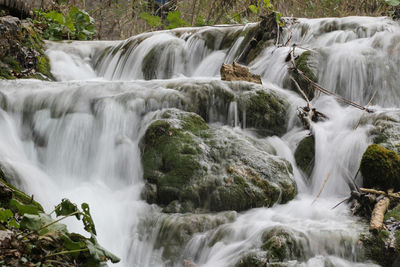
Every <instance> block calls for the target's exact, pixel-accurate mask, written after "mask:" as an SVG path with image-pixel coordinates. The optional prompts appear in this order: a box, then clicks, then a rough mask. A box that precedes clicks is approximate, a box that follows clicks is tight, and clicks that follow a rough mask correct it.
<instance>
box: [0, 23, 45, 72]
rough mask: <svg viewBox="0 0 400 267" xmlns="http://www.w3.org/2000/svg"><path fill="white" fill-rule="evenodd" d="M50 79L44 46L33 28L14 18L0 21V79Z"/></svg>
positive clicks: (29, 24)
mask: <svg viewBox="0 0 400 267" xmlns="http://www.w3.org/2000/svg"><path fill="white" fill-rule="evenodd" d="M15 78H37V79H43V80H49V79H52V75H51V73H50V64H49V59H48V58H47V56H46V55H45V53H44V42H43V40H42V39H41V36H40V33H39V32H38V30H37V29H35V27H34V25H33V24H32V23H31V22H29V21H25V20H22V21H21V20H19V19H18V18H16V17H11V16H5V17H0V79H15Z"/></svg>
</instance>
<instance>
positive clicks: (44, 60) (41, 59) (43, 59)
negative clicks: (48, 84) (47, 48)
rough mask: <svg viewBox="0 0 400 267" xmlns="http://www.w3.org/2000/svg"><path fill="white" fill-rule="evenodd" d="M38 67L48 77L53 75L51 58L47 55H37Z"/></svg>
mask: <svg viewBox="0 0 400 267" xmlns="http://www.w3.org/2000/svg"><path fill="white" fill-rule="evenodd" d="M36 69H37V71H39V72H40V73H42V74H43V75H45V76H46V77H49V78H50V77H52V74H51V72H50V60H49V58H48V57H47V56H45V55H44V56H38V57H37V63H36Z"/></svg>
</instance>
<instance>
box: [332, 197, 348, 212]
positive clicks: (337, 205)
mask: <svg viewBox="0 0 400 267" xmlns="http://www.w3.org/2000/svg"><path fill="white" fill-rule="evenodd" d="M349 199H350V198H349V197H348V198H346V199H343V200H342V201H340V202H339V203H338V204H336V205H335V206H333V207H332V208H331V210H334V209H336V208H337V207H339V206H340V205H341V204H343V203H344V202H346V201H347V200H349Z"/></svg>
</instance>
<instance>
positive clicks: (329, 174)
mask: <svg viewBox="0 0 400 267" xmlns="http://www.w3.org/2000/svg"><path fill="white" fill-rule="evenodd" d="M329 177H331V173H330V172H329V173H328V176H327V177H326V179H325V181H324V183H323V184H322V187H321V190H319V193H318V195H317V196H316V197H315V199H314V201H313V202H312V204H314V203H315V202H316V201H317V199H318V198H319V196H320V195H321V193H322V191H324V188H325V185H326V183H327V182H328V180H329ZM312 204H311V205H312Z"/></svg>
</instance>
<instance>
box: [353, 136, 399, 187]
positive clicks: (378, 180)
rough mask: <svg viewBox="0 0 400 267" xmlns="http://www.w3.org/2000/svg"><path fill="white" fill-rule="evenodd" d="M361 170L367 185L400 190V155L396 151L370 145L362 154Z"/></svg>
mask: <svg viewBox="0 0 400 267" xmlns="http://www.w3.org/2000/svg"><path fill="white" fill-rule="evenodd" d="M360 170H361V174H362V176H363V178H364V186H365V187H369V188H379V189H383V190H387V189H391V188H393V189H394V190H395V191H399V190H400V156H399V155H398V154H397V153H396V152H394V151H391V150H388V149H386V148H384V147H383V146H380V145H377V144H373V145H370V146H369V147H368V148H367V150H366V151H365V152H364V154H363V156H362V159H361V164H360Z"/></svg>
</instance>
